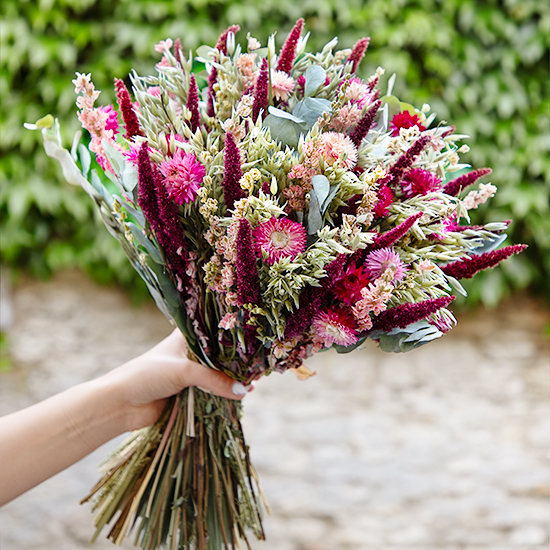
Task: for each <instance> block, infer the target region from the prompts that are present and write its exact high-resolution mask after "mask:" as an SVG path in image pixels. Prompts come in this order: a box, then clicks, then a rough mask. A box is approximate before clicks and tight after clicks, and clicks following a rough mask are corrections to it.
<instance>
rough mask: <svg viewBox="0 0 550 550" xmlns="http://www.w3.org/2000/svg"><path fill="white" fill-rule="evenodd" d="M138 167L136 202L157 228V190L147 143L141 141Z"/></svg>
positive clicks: (153, 228)
mask: <svg viewBox="0 0 550 550" xmlns="http://www.w3.org/2000/svg"><path fill="white" fill-rule="evenodd" d="M137 168H138V204H139V207H140V208H141V211H142V212H143V214H144V216H145V218H146V219H147V221H148V222H149V225H150V226H151V228H152V230H153V231H155V232H156V231H157V230H158V228H159V210H158V204H157V192H156V186H155V180H154V178H153V171H152V169H151V161H150V160H149V151H148V145H147V142H146V141H145V142H144V143H142V145H141V147H140V149H139V152H138V158H137Z"/></svg>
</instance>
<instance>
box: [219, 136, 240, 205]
mask: <svg viewBox="0 0 550 550" xmlns="http://www.w3.org/2000/svg"><path fill="white" fill-rule="evenodd" d="M223 161H224V171H223V183H222V186H223V197H224V200H225V207H226V208H227V210H231V209H232V208H233V205H234V204H235V201H238V200H240V199H242V198H244V192H243V190H242V188H241V186H240V183H239V180H240V179H241V177H242V175H243V172H242V169H241V154H240V152H239V148H238V147H237V144H236V143H235V138H234V137H233V134H232V133H231V132H228V133H227V134H226V135H225V148H224V152H223Z"/></svg>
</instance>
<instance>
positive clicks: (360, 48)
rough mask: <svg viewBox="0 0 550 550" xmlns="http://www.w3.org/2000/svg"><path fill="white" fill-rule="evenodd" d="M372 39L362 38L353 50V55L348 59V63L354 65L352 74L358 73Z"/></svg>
mask: <svg viewBox="0 0 550 550" xmlns="http://www.w3.org/2000/svg"><path fill="white" fill-rule="evenodd" d="M369 42H370V38H368V37H365V38H360V39H359V40H358V41H357V42H356V43H355V46H353V49H352V50H351V54H350V56H349V58H348V63H353V66H352V68H351V72H352V73H356V72H357V69H358V68H359V63H361V60H362V59H363V57H365V53H366V51H367V48H368V47H369Z"/></svg>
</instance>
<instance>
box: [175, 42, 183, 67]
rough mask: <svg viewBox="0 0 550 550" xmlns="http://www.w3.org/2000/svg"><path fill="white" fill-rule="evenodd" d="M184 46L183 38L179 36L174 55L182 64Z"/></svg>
mask: <svg viewBox="0 0 550 550" xmlns="http://www.w3.org/2000/svg"><path fill="white" fill-rule="evenodd" d="M182 51H183V48H182V47H181V40H180V39H179V38H176V41H175V42H174V57H175V58H176V61H177V62H178V63H179V64H180V65H181V64H182V63H181V54H182Z"/></svg>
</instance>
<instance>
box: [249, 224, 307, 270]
mask: <svg viewBox="0 0 550 550" xmlns="http://www.w3.org/2000/svg"><path fill="white" fill-rule="evenodd" d="M253 236H254V242H255V244H256V252H257V254H258V255H259V256H262V252H263V253H264V254H266V255H267V258H265V262H266V263H267V264H269V265H273V264H274V263H275V262H277V261H278V260H280V259H281V258H287V257H290V258H295V257H296V256H297V255H298V254H300V252H303V251H304V250H305V249H306V241H307V234H306V230H305V229H304V227H303V226H302V224H300V223H297V222H293V221H291V220H289V219H288V218H280V219H277V218H271V219H270V220H268V221H266V222H264V223H261V224H260V225H258V227H256V229H254V231H253Z"/></svg>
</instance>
